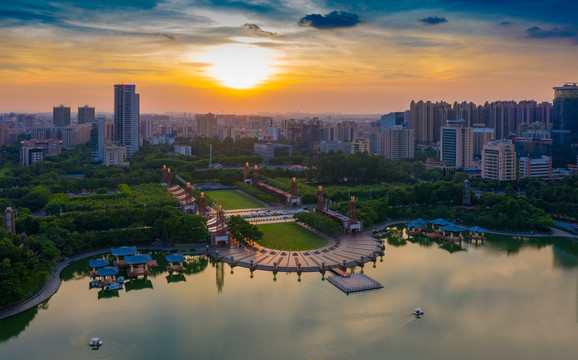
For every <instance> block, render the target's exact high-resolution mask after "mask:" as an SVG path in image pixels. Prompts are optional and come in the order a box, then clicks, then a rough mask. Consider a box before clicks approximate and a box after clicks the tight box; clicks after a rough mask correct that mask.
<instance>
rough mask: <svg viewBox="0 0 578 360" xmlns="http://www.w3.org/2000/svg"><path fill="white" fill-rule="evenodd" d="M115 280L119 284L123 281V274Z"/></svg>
mask: <svg viewBox="0 0 578 360" xmlns="http://www.w3.org/2000/svg"><path fill="white" fill-rule="evenodd" d="M116 282H118V283H119V284H122V283H124V276H119V277H118V279H116Z"/></svg>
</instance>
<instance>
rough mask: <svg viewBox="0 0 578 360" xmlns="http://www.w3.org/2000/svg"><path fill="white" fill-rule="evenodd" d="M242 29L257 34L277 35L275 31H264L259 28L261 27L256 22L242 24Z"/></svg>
mask: <svg viewBox="0 0 578 360" xmlns="http://www.w3.org/2000/svg"><path fill="white" fill-rule="evenodd" d="M243 29H245V30H247V31H250V32H252V33H254V34H257V35H266V36H277V35H279V34H278V33H276V32H271V31H265V30H263V29H261V27H260V26H259V25H257V24H244V25H243Z"/></svg>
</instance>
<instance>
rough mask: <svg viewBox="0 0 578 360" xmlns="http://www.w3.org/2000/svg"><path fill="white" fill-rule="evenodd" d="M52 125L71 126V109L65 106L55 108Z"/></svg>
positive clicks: (53, 109)
mask: <svg viewBox="0 0 578 360" xmlns="http://www.w3.org/2000/svg"><path fill="white" fill-rule="evenodd" d="M52 123H53V124H54V126H56V127H65V126H70V107H68V106H64V105H60V106H55V107H53V108H52Z"/></svg>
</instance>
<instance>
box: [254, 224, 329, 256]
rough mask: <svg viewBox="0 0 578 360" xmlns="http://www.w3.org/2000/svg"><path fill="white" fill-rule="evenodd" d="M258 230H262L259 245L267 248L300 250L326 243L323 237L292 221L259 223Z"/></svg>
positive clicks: (310, 248)
mask: <svg viewBox="0 0 578 360" xmlns="http://www.w3.org/2000/svg"><path fill="white" fill-rule="evenodd" d="M259 230H261V231H262V232H263V239H262V240H259V241H258V243H259V245H261V246H265V247H267V248H269V249H277V250H290V251H300V250H313V249H318V248H320V247H323V246H325V245H327V240H325V239H324V238H322V237H320V236H318V235H317V234H315V233H312V232H311V231H309V230H307V229H305V228H303V227H301V226H299V225H297V224H295V223H292V222H291V223H281V224H267V225H259Z"/></svg>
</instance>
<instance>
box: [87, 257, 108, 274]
mask: <svg viewBox="0 0 578 360" xmlns="http://www.w3.org/2000/svg"><path fill="white" fill-rule="evenodd" d="M109 263H110V261H109V260H108V259H94V260H88V265H89V266H90V267H91V268H92V270H91V271H90V277H92V278H94V277H95V276H98V272H97V271H96V270H97V269H98V268H102V267H105V266H108V265H109Z"/></svg>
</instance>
